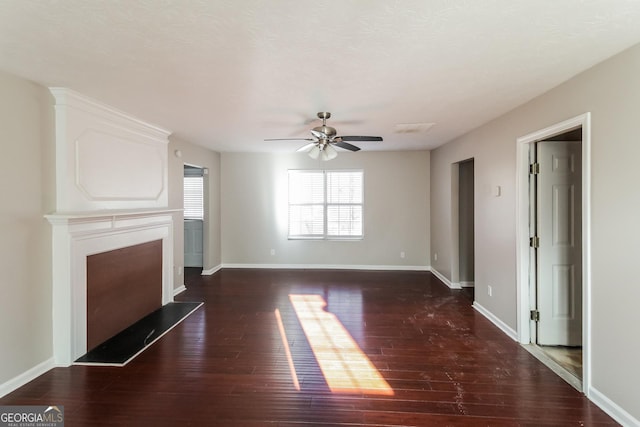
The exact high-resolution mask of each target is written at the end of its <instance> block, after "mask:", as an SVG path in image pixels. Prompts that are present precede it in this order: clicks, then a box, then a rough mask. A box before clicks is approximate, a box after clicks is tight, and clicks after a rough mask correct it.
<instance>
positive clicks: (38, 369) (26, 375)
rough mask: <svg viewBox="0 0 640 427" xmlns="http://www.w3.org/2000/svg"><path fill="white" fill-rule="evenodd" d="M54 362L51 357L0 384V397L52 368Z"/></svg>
mask: <svg viewBox="0 0 640 427" xmlns="http://www.w3.org/2000/svg"><path fill="white" fill-rule="evenodd" d="M55 366H56V365H55V362H54V360H53V357H52V358H51V359H49V360H45V361H44V362H42V363H40V364H38V365H36V366H34V367H33V368H31V369H29V370H28V371H26V372H23V373H22V374H20V375H18V376H17V377H14V378H12V379H10V380H9V381H7V382H6V383H4V384H0V397H3V396H5V395H7V394H9V393H11V392H12V391H14V390H16V389H18V388H20V387H22V386H23V385H25V384H26V383H28V382H29V381H32V380H34V379H36V378H38V377H39V376H40V375H42V374H44V373H45V372H47V371H49V370H50V369H52V368H55Z"/></svg>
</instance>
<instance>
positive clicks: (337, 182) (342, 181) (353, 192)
mask: <svg viewBox="0 0 640 427" xmlns="http://www.w3.org/2000/svg"><path fill="white" fill-rule="evenodd" d="M327 203H362V172H361V171H352V172H327Z"/></svg>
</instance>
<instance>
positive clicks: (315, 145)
mask: <svg viewBox="0 0 640 427" xmlns="http://www.w3.org/2000/svg"><path fill="white" fill-rule="evenodd" d="M330 117H331V113H329V112H319V113H318V118H319V119H321V120H322V126H316V127H314V128H313V129H311V135H313V138H272V139H265V141H311V142H310V143H308V144H306V145H304V146H302V147H300V148H299V149H298V150H297V151H300V152H306V153H308V154H309V157H311V158H312V159H317V158H320V159H321V160H331V159H334V158H335V157H336V156H337V155H338V152H337V151H336V149H335V148H333V146H336V147H340V148H344V149H345V150H349V151H358V150H360V148H359V147H356V146H355V145H353V144H349V143H348V142H346V141H382V137H380V136H337V135H338V133H337V132H336V129H335V128H332V127H331V126H327V119H328V118H330Z"/></svg>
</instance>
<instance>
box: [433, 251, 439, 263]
mask: <svg viewBox="0 0 640 427" xmlns="http://www.w3.org/2000/svg"><path fill="white" fill-rule="evenodd" d="M433 259H434V261H437V260H438V253H437V252H436V253H435V254H433Z"/></svg>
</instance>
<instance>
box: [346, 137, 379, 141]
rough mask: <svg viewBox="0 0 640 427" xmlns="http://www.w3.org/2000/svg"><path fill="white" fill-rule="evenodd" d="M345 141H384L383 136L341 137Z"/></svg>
mask: <svg viewBox="0 0 640 427" xmlns="http://www.w3.org/2000/svg"><path fill="white" fill-rule="evenodd" d="M338 138H340V139H341V140H343V141H382V137H381V136H340V137H338Z"/></svg>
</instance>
